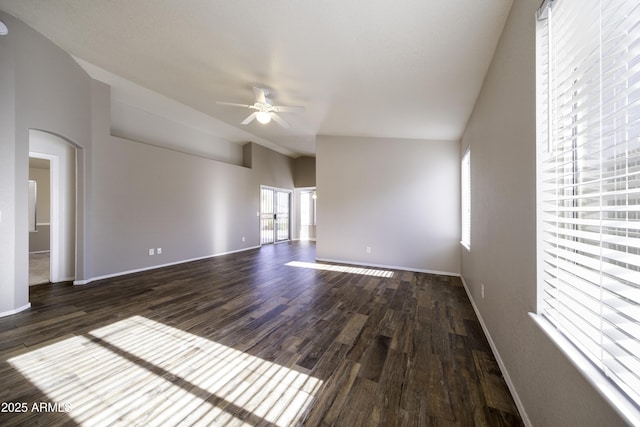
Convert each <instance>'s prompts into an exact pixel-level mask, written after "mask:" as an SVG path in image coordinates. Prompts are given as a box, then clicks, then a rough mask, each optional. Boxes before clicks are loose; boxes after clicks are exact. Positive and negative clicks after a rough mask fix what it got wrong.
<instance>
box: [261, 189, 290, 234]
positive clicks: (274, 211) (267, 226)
mask: <svg viewBox="0 0 640 427" xmlns="http://www.w3.org/2000/svg"><path fill="white" fill-rule="evenodd" d="M290 211H291V191H290V190H282V189H278V188H273V187H265V186H260V244H261V245H265V244H269V243H277V242H283V241H286V240H289V239H290V238H291V226H290Z"/></svg>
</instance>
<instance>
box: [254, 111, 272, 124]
mask: <svg viewBox="0 0 640 427" xmlns="http://www.w3.org/2000/svg"><path fill="white" fill-rule="evenodd" d="M256 119H257V120H258V121H259V122H260V123H262V124H263V125H266V124H267V123H269V122H270V121H271V114H269V113H268V112H266V111H259V112H258V114H256Z"/></svg>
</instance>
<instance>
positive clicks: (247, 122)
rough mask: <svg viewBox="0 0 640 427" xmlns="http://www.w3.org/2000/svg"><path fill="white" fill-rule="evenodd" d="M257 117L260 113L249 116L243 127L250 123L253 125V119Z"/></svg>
mask: <svg viewBox="0 0 640 427" xmlns="http://www.w3.org/2000/svg"><path fill="white" fill-rule="evenodd" d="M257 115H258V112H255V113H251V114H249V116H248V117H247V118H246V119H244V120H243V121H242V122H241V123H240V124H241V125H248V124H249V123H251V122H252V121H253V119H255V118H256V116H257Z"/></svg>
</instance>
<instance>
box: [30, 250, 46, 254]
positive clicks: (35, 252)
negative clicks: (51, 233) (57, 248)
mask: <svg viewBox="0 0 640 427" xmlns="http://www.w3.org/2000/svg"><path fill="white" fill-rule="evenodd" d="M49 252H51V251H32V252H29V253H30V254H47V253H49Z"/></svg>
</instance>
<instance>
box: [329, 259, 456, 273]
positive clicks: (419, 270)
mask: <svg viewBox="0 0 640 427" xmlns="http://www.w3.org/2000/svg"><path fill="white" fill-rule="evenodd" d="M316 261H323V262H335V263H340V264H348V265H361V266H364V267H377V268H386V269H389V270H401V271H415V272H416V273H429V274H438V275H441V276H454V277H460V273H452V272H450V271H438V270H425V269H422V268H414V267H401V266H398V265H386V264H371V263H366V262H358V261H345V260H341V259H329V258H316Z"/></svg>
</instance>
